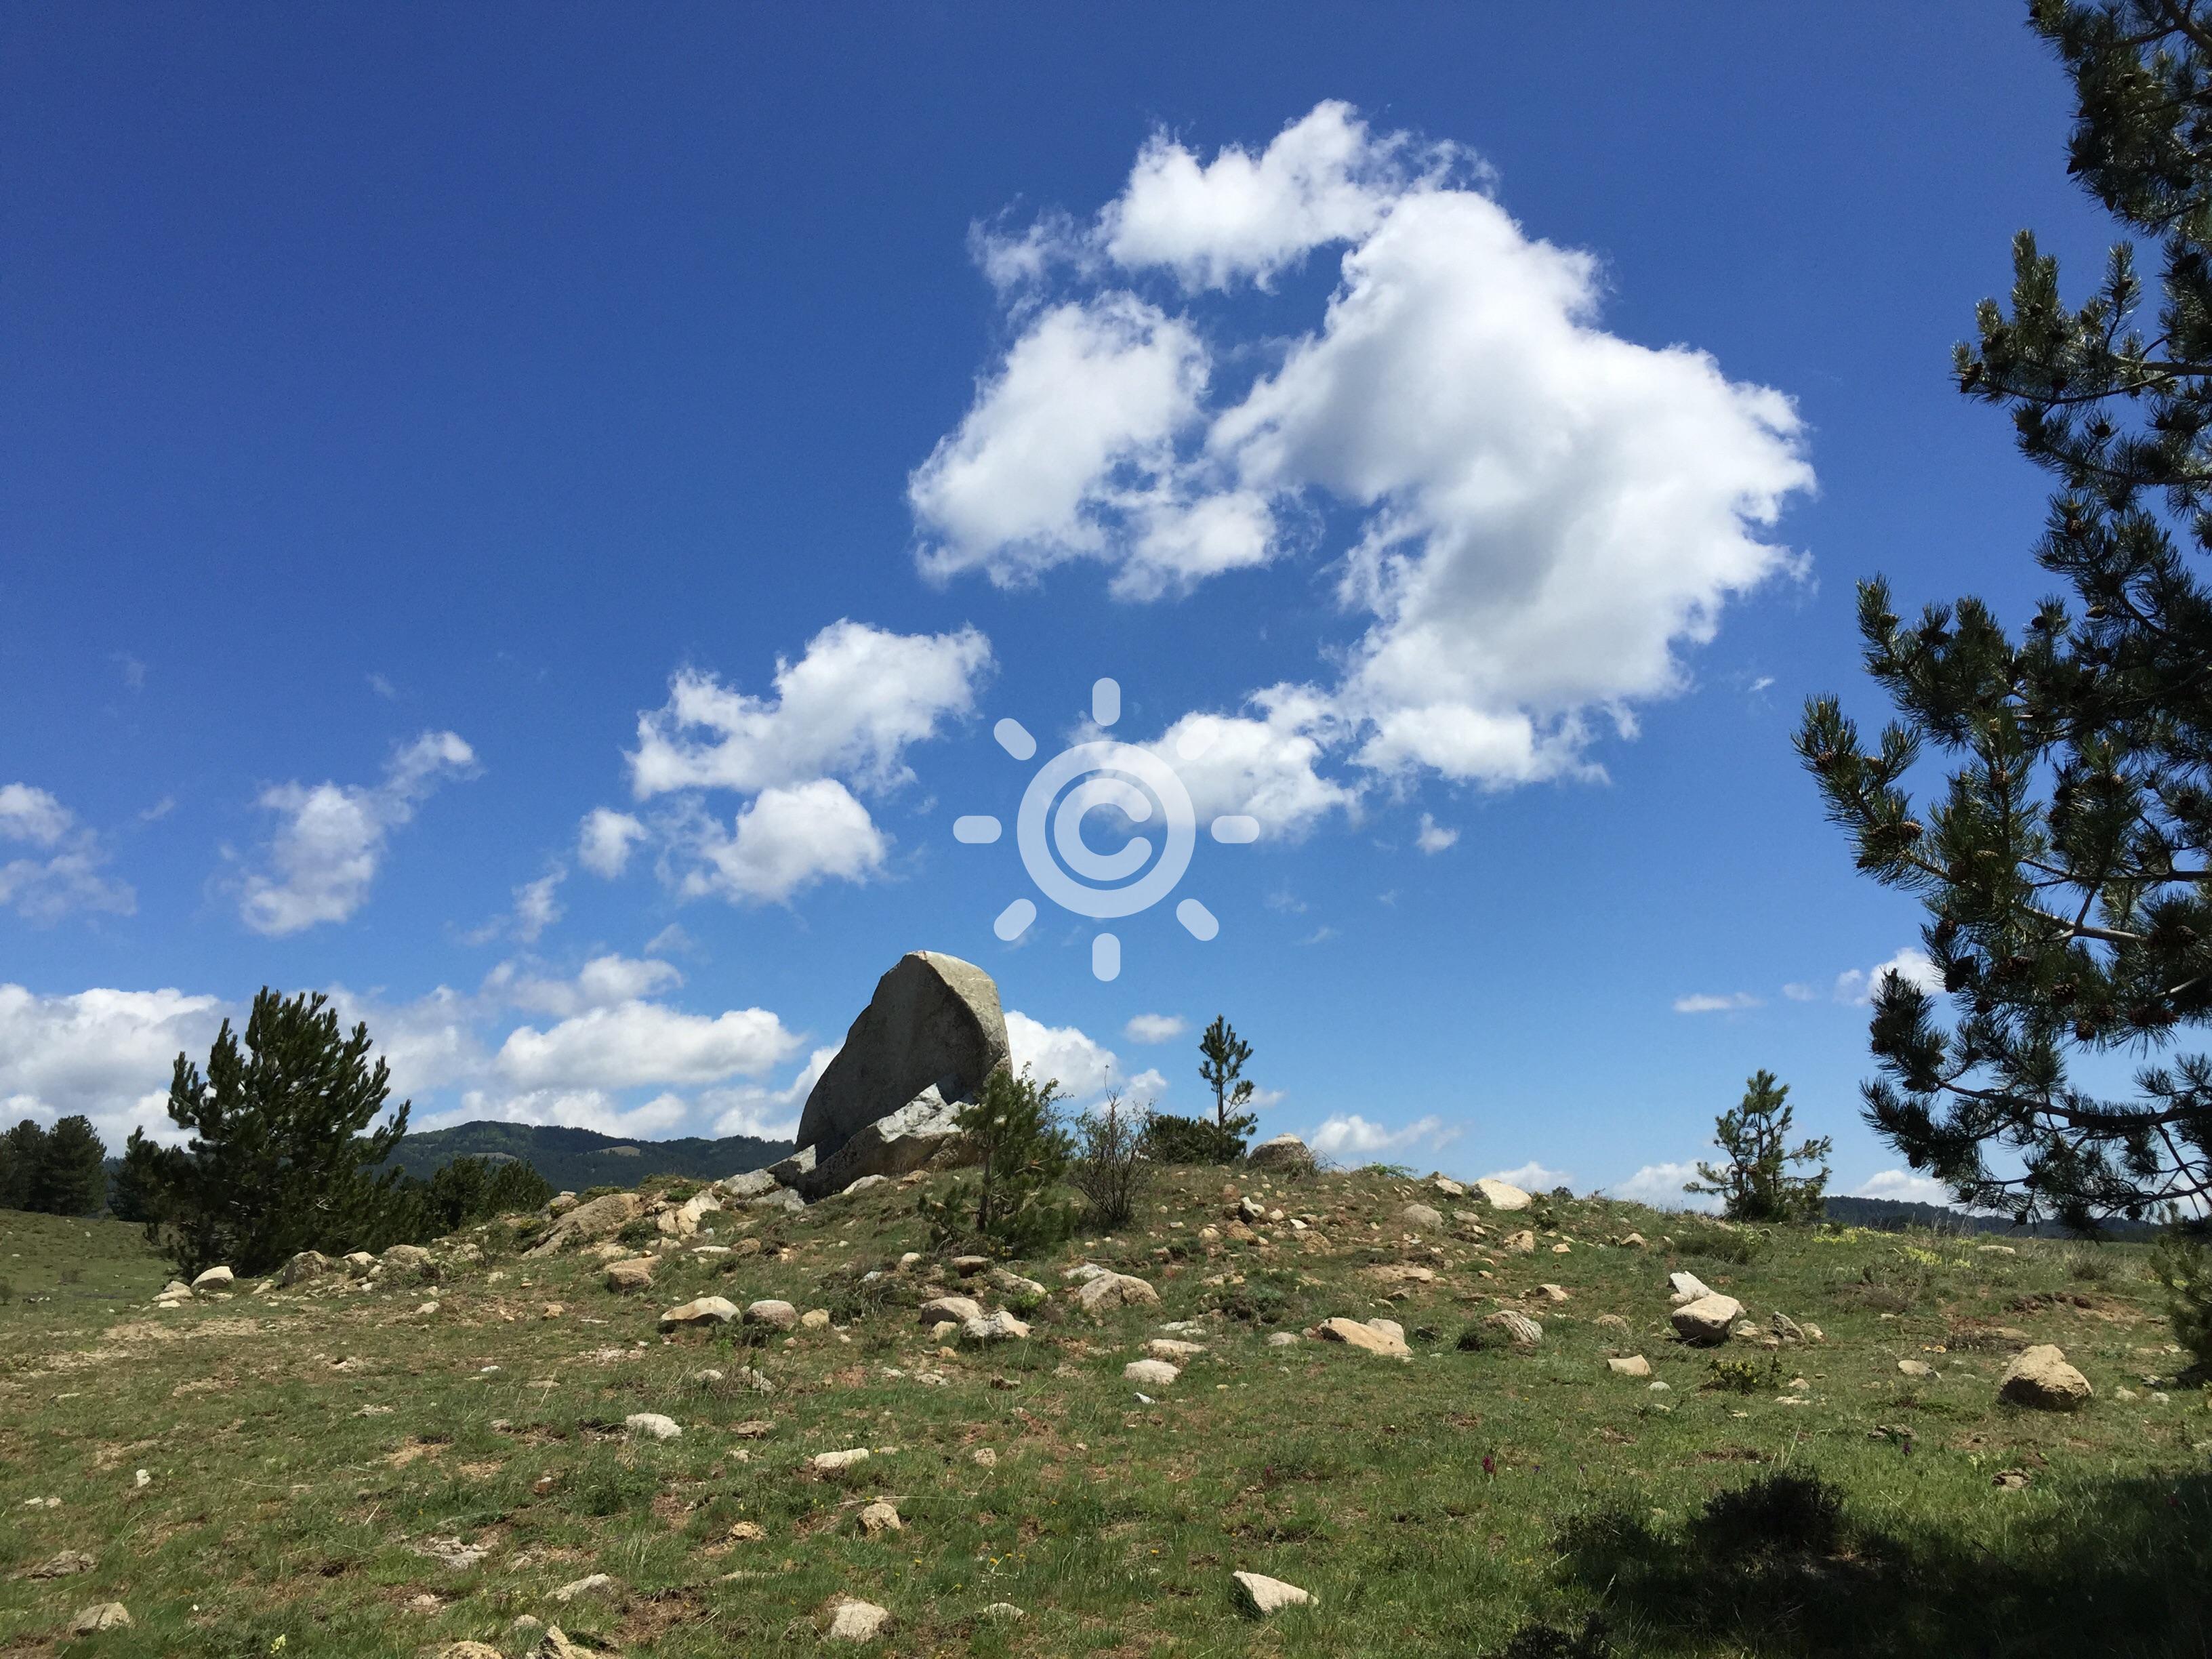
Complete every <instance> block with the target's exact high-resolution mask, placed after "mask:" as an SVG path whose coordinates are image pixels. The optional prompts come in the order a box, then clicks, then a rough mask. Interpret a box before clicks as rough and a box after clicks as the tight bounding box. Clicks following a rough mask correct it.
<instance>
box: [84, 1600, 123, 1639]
mask: <svg viewBox="0 0 2212 1659" xmlns="http://www.w3.org/2000/svg"><path fill="white" fill-rule="evenodd" d="M130 1628H131V1609H130V1608H128V1607H125V1606H124V1605H123V1603H122V1602H120V1601H95V1602H94V1603H93V1605H92V1606H90V1607H87V1608H85V1609H84V1610H83V1611H82V1613H78V1614H77V1616H76V1618H74V1619H72V1620H70V1635H72V1636H97V1635H98V1634H99V1633H100V1632H101V1631H104V1630H129V1629H130Z"/></svg>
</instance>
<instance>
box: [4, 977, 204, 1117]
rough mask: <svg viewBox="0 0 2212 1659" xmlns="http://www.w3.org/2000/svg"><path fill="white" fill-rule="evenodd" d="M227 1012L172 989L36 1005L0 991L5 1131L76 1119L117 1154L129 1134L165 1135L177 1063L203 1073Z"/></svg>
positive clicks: (87, 995) (13, 990) (21, 994)
mask: <svg viewBox="0 0 2212 1659" xmlns="http://www.w3.org/2000/svg"><path fill="white" fill-rule="evenodd" d="M229 1012H234V1011H233V1010H231V1009H229V1008H228V1007H226V1006H225V1005H224V1004H223V1003H222V1002H221V1001H220V1000H217V999H216V998H214V997H210V996H191V995H187V994H185V993H184V992H182V991H179V990H174V989H168V990H160V991H116V990H105V989H94V990H88V991H78V992H76V993H73V994H66V995H60V996H40V995H37V994H33V992H31V991H28V990H27V989H25V988H24V987H22V986H21V985H6V984H0V1110H4V1112H5V1114H6V1116H7V1118H8V1119H9V1121H15V1120H16V1119H19V1118H22V1117H26V1116H28V1117H35V1118H37V1119H39V1120H40V1121H43V1122H46V1123H49V1124H51V1123H52V1121H54V1120H55V1119H56V1118H62V1117H69V1116H71V1115H77V1114H82V1115H84V1116H86V1117H88V1118H90V1119H91V1120H92V1121H93V1125H94V1127H95V1128H97V1129H98V1130H99V1131H100V1136H101V1138H102V1139H105V1140H106V1142H107V1146H108V1150H109V1151H110V1152H115V1153H118V1154H119V1153H120V1152H121V1151H122V1145H123V1141H124V1139H125V1137H126V1136H127V1135H128V1134H129V1133H130V1132H131V1129H132V1127H135V1126H139V1125H143V1126H146V1127H149V1128H152V1127H161V1128H163V1129H167V1127H169V1125H168V1115H167V1111H166V1109H165V1103H166V1102H167V1099H168V1094H169V1078H170V1073H171V1070H172V1068H173V1066H175V1064H176V1059H177V1056H178V1055H179V1054H185V1053H189V1054H191V1055H192V1056H193V1058H194V1059H195V1060H197V1061H198V1062H199V1063H200V1064H201V1065H202V1066H204V1065H205V1064H206V1060H207V1050H208V1046H209V1044H210V1043H211V1042H214V1040H215V1034H216V1028H217V1027H218V1026H220V1025H221V1024H222V1018H223V1016H224V1015H225V1014H226V1013H229Z"/></svg>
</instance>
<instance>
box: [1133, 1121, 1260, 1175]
mask: <svg viewBox="0 0 2212 1659" xmlns="http://www.w3.org/2000/svg"><path fill="white" fill-rule="evenodd" d="M1258 1124H1259V1120H1258V1119H1257V1118H1255V1117H1254V1116H1253V1115H1252V1114H1251V1113H1249V1112H1243V1113H1239V1114H1238V1115H1236V1116H1234V1117H1231V1119H1230V1120H1229V1121H1228V1122H1226V1123H1213V1122H1209V1121H1207V1120H1206V1119H1205V1118H1202V1117H1177V1116H1176V1115H1175V1114H1174V1113H1172V1112H1156V1113H1154V1114H1153V1115H1152V1121H1150V1122H1148V1123H1147V1124H1146V1126H1145V1139H1144V1152H1145V1156H1146V1158H1151V1159H1152V1162H1154V1163H1155V1164H1234V1163H1236V1162H1237V1159H1238V1158H1242V1157H1243V1156H1244V1146H1245V1142H1246V1141H1247V1140H1249V1139H1250V1137H1251V1133H1252V1131H1253V1130H1254V1128H1255V1127H1258Z"/></svg>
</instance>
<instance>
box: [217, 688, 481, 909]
mask: <svg viewBox="0 0 2212 1659" xmlns="http://www.w3.org/2000/svg"><path fill="white" fill-rule="evenodd" d="M475 770H476V754H475V751H474V750H471V748H470V747H469V745H468V744H466V743H465V742H463V741H462V740H461V739H460V738H459V737H458V736H457V735H455V734H454V733H453V732H424V733H423V734H422V736H421V737H419V738H416V740H415V741H414V742H413V743H411V744H408V745H407V746H406V747H405V748H404V749H402V750H399V751H398V753H397V754H396V755H394V756H393V757H392V761H391V763H390V764H388V765H387V766H386V769H385V775H384V781H382V782H381V783H379V784H375V785H373V786H368V787H362V786H358V785H349V784H338V783H319V784H314V785H307V784H301V783H283V784H277V785H276V786H274V787H270V788H268V789H265V790H264V791H263V792H262V793H261V799H260V805H262V806H263V807H264V808H265V809H266V810H268V811H272V812H276V813H278V814H280V815H281V817H282V819H283V822H281V823H279V824H278V826H277V829H276V834H275V836H272V837H271V838H270V845H269V851H268V858H269V862H270V864H271V865H273V866H275V873H274V874H273V875H270V874H261V873H258V872H257V873H254V874H252V875H249V876H248V877H247V878H246V882H245V884H244V886H243V888H242V890H241V892H240V902H239V914H240V916H241V917H242V918H243V919H244V921H245V922H246V926H247V927H251V928H252V929H253V931H254V932H255V933H266V934H270V935H282V934H285V933H298V932H300V931H301V929H303V928H307V927H313V926H315V925H316V924H317V923H318V922H325V921H345V920H346V919H347V918H348V917H349V916H350V915H353V914H354V912H355V911H356V910H358V909H359V908H361V907H362V904H363V903H364V902H366V901H367V900H368V890H369V887H370V884H372V883H373V882H374V880H375V879H376V872H377V869H378V866H380V864H381V863H382V862H383V859H384V852H385V842H386V838H387V837H388V836H390V834H391V832H392V830H393V829H398V827H399V826H401V825H403V824H404V823H408V822H410V820H411V819H412V818H413V817H414V816H415V810H416V807H418V806H419V805H422V802H423V801H424V800H426V799H428V797H429V796H430V794H431V793H433V792H434V791H435V789H436V788H437V787H438V786H439V784H441V782H443V781H446V780H447V779H449V778H463V777H467V776H470V775H472V774H473V773H474V772H475Z"/></svg>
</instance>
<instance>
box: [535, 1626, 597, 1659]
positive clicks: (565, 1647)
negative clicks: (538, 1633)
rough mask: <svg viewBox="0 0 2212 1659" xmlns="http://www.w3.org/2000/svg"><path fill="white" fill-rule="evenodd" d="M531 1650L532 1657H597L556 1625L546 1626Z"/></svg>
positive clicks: (558, 1658)
mask: <svg viewBox="0 0 2212 1659" xmlns="http://www.w3.org/2000/svg"><path fill="white" fill-rule="evenodd" d="M531 1652H532V1656H533V1659H598V1656H596V1655H595V1654H593V1653H592V1650H590V1649H589V1648H584V1647H579V1646H577V1645H576V1644H574V1642H571V1641H570V1640H569V1639H568V1637H567V1636H566V1635H565V1634H564V1633H562V1629H561V1626H558V1625H548V1626H546V1627H545V1634H544V1636H543V1637H541V1638H538V1645H537V1646H536V1647H535V1648H533V1649H532V1650H531Z"/></svg>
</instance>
